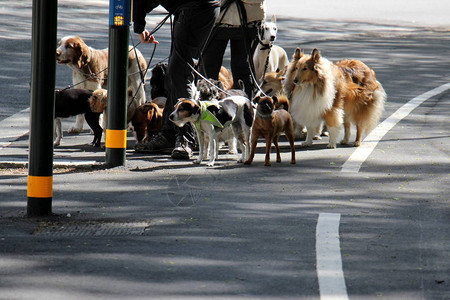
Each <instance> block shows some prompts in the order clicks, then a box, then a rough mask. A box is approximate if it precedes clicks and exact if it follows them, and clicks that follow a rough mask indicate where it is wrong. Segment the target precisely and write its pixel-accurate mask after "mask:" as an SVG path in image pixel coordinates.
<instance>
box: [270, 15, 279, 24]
mask: <svg viewBox="0 0 450 300" xmlns="http://www.w3.org/2000/svg"><path fill="white" fill-rule="evenodd" d="M270 22H272V23H276V22H277V16H275V15H272V18H271V19H270Z"/></svg>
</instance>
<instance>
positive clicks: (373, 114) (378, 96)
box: [364, 81, 387, 134]
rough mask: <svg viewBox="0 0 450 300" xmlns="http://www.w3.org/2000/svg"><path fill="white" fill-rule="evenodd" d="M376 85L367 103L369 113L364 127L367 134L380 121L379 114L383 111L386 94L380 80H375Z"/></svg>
mask: <svg viewBox="0 0 450 300" xmlns="http://www.w3.org/2000/svg"><path fill="white" fill-rule="evenodd" d="M377 84H378V87H377V88H376V89H375V90H374V91H373V96H372V97H373V101H372V102H371V103H370V105H369V113H368V116H367V122H366V126H364V127H365V133H366V134H369V133H370V132H371V131H372V130H373V129H374V128H375V127H376V126H377V125H378V122H379V121H380V118H381V115H382V114H383V111H384V103H385V102H386V98H387V94H386V92H385V91H384V89H383V86H382V85H381V83H380V82H378V81H377Z"/></svg>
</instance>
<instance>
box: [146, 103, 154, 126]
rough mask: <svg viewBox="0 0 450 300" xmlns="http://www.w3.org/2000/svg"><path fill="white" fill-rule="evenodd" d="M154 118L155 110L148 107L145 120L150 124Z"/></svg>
mask: <svg viewBox="0 0 450 300" xmlns="http://www.w3.org/2000/svg"><path fill="white" fill-rule="evenodd" d="M152 108H153V109H152ZM154 116H155V109H154V107H153V106H151V105H149V108H148V111H147V120H149V121H150V122H151V121H152V119H153V117H154Z"/></svg>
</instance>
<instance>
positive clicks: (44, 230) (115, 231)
mask: <svg viewBox="0 0 450 300" xmlns="http://www.w3.org/2000/svg"><path fill="white" fill-rule="evenodd" d="M149 226H150V223H149V222H135V223H112V222H111V223H89V224H58V225H55V224H54V225H48V224H47V225H45V226H40V227H39V228H37V229H36V230H35V231H34V233H33V234H34V235H40V236H61V237H71V236H118V235H142V234H144V232H145V229H146V228H148V227H149Z"/></svg>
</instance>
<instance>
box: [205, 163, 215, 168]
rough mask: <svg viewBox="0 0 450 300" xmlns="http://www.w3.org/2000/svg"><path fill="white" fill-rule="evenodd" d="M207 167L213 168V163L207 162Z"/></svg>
mask: <svg viewBox="0 0 450 300" xmlns="http://www.w3.org/2000/svg"><path fill="white" fill-rule="evenodd" d="M206 165H207V166H208V167H214V162H209V163H207V164H206Z"/></svg>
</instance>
